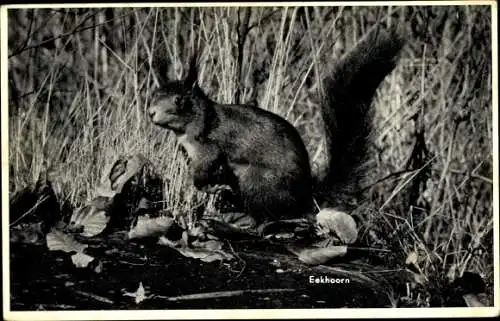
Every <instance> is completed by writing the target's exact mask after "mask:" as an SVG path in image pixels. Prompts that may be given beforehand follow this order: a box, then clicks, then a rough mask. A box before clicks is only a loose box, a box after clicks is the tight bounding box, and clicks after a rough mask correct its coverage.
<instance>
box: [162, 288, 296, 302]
mask: <svg viewBox="0 0 500 321" xmlns="http://www.w3.org/2000/svg"><path fill="white" fill-rule="evenodd" d="M294 291H295V289H255V290H236V291H217V292H206V293H195V294H186V295H180V296H171V297H167V296H163V295H155V296H154V297H155V298H161V299H166V300H168V301H184V300H203V299H215V298H227V297H232V296H240V295H244V294H265V293H280V292H294Z"/></svg>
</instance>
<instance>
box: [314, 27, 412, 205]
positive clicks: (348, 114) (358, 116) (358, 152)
mask: <svg viewBox="0 0 500 321" xmlns="http://www.w3.org/2000/svg"><path fill="white" fill-rule="evenodd" d="M403 45H404V40H403V38H402V37H401V36H400V35H398V33H397V32H396V30H395V29H392V30H385V29H382V28H381V27H376V28H375V29H374V30H372V31H371V32H370V33H368V34H367V35H366V36H365V37H364V38H363V39H361V41H360V42H359V43H358V44H357V45H356V46H355V47H354V48H353V49H351V50H350V51H349V52H348V53H347V54H345V55H344V56H343V57H342V58H341V60H340V61H339V62H338V63H337V64H336V66H335V67H334V69H333V73H332V74H331V76H330V77H327V78H326V79H325V82H324V92H325V95H324V102H323V104H322V106H321V109H322V116H323V122H324V127H325V132H326V149H327V150H326V151H327V164H326V168H325V169H323V170H322V171H321V175H320V176H321V177H317V179H316V192H317V193H318V194H320V195H323V196H327V195H330V196H335V195H337V193H339V192H342V191H344V190H349V188H350V187H352V186H353V181H354V180H356V179H357V178H359V176H360V173H359V170H358V169H359V167H360V165H361V163H362V162H363V159H364V158H365V156H366V152H367V143H368V137H369V134H370V131H371V122H372V117H371V113H370V110H369V109H370V104H371V102H372V100H373V97H374V95H375V92H376V90H377V88H378V86H379V85H380V83H381V82H382V81H383V80H384V78H385V77H386V76H387V75H388V74H389V73H390V72H391V71H392V70H393V69H394V67H395V65H396V61H397V59H396V57H397V55H398V53H399V51H400V50H401V48H402V47H403ZM326 194H327V195H326ZM318 196H319V195H318Z"/></svg>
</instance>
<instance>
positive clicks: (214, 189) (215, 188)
mask: <svg viewBox="0 0 500 321" xmlns="http://www.w3.org/2000/svg"><path fill="white" fill-rule="evenodd" d="M201 191H202V192H205V193H208V194H216V193H218V192H220V191H231V187H230V186H229V185H221V184H215V185H206V186H203V187H202V188H201Z"/></svg>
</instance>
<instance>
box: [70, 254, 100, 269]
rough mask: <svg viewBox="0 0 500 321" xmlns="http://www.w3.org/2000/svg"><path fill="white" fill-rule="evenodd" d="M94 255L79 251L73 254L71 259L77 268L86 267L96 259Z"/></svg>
mask: <svg viewBox="0 0 500 321" xmlns="http://www.w3.org/2000/svg"><path fill="white" fill-rule="evenodd" d="M94 259H95V258H94V257H92V256H90V255H87V254H85V253H82V252H77V253H76V254H73V255H72V256H71V261H72V262H73V264H74V265H75V266H76V267H77V268H85V267H87V266H88V265H89V263H90V262H92V261H94Z"/></svg>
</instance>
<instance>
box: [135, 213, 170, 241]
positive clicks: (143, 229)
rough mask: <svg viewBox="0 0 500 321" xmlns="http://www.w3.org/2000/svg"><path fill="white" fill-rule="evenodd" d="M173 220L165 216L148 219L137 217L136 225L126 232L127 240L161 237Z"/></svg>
mask: <svg viewBox="0 0 500 321" xmlns="http://www.w3.org/2000/svg"><path fill="white" fill-rule="evenodd" d="M174 223H175V222H174V219H173V218H171V217H167V216H160V217H155V218H149V217H146V216H139V217H138V219H137V225H136V226H135V227H134V228H133V229H131V230H130V231H129V232H128V238H129V239H137V238H144V237H156V236H161V235H163V234H165V233H167V232H168V230H169V229H170V228H171V227H172V226H173V224H174Z"/></svg>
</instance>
